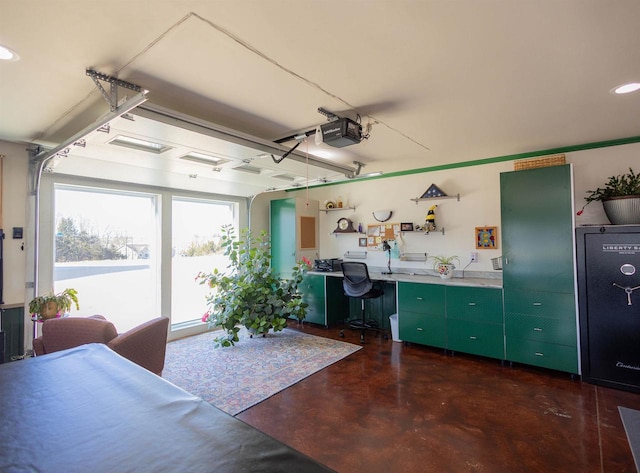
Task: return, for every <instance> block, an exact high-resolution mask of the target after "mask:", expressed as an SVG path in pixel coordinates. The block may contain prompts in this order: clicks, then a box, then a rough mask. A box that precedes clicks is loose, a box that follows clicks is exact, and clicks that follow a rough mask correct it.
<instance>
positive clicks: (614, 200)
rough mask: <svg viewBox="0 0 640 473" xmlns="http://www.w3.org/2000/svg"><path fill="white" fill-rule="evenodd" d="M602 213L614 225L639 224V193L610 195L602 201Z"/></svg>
mask: <svg viewBox="0 0 640 473" xmlns="http://www.w3.org/2000/svg"><path fill="white" fill-rule="evenodd" d="M602 205H603V207H604V213H605V214H607V218H608V219H609V221H610V222H611V223H612V224H614V225H634V224H640V195H627V196H622V197H611V198H610V199H608V200H604V201H602Z"/></svg>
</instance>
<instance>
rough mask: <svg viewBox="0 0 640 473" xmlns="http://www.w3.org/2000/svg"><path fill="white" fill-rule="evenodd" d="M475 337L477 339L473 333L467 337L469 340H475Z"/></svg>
mask: <svg viewBox="0 0 640 473" xmlns="http://www.w3.org/2000/svg"><path fill="white" fill-rule="evenodd" d="M477 339H478V337H474V336H473V335H471V336H470V337H469V340H477Z"/></svg>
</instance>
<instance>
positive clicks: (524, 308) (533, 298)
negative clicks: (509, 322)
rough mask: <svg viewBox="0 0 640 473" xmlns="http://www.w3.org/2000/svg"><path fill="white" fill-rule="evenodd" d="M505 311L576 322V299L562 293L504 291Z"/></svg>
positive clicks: (571, 295)
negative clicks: (567, 319)
mask: <svg viewBox="0 0 640 473" xmlns="http://www.w3.org/2000/svg"><path fill="white" fill-rule="evenodd" d="M504 310H505V312H508V313H511V314H513V313H519V314H525V315H534V316H541V317H550V318H556V319H561V318H569V319H571V320H575V317H576V309H575V297H574V295H573V294H565V293H560V292H535V291H518V290H505V291H504Z"/></svg>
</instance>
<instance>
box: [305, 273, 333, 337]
mask: <svg viewBox="0 0 640 473" xmlns="http://www.w3.org/2000/svg"><path fill="white" fill-rule="evenodd" d="M324 279H325V278H324V276H322V275H317V274H305V276H304V279H303V280H302V282H301V283H300V285H299V286H298V291H299V292H300V293H301V294H302V300H303V301H304V302H306V303H307V304H309V307H307V316H306V317H305V319H304V320H305V321H306V322H312V323H314V324H321V325H327V323H326V320H325V319H326V310H325V304H326V294H325V288H324Z"/></svg>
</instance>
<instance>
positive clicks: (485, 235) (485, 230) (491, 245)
mask: <svg viewBox="0 0 640 473" xmlns="http://www.w3.org/2000/svg"><path fill="white" fill-rule="evenodd" d="M496 248H498V227H476V249H478V250H495V249H496Z"/></svg>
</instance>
